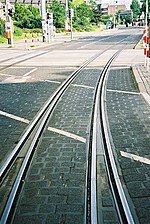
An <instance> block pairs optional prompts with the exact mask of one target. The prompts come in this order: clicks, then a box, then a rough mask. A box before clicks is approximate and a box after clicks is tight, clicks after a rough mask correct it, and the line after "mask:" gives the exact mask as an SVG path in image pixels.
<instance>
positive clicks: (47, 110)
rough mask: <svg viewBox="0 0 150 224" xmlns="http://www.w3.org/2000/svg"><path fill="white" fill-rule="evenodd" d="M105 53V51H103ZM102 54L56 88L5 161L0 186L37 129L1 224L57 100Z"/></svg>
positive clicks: (10, 206) (7, 214)
mask: <svg viewBox="0 0 150 224" xmlns="http://www.w3.org/2000/svg"><path fill="white" fill-rule="evenodd" d="M104 52H105V51H104ZM101 54H102V52H100V53H98V54H95V55H94V56H92V57H91V58H89V59H88V60H87V61H86V62H85V63H84V64H83V65H82V66H80V67H79V69H77V70H76V71H75V72H73V73H72V75H71V76H70V77H69V78H68V79H67V80H66V81H64V83H63V84H62V85H61V86H60V87H59V88H58V90H57V91H56V92H55V93H54V94H53V95H52V97H51V98H50V99H49V100H48V101H47V103H46V104H45V106H44V107H43V108H42V110H41V111H40V112H39V114H38V115H37V117H36V118H35V119H34V120H33V122H32V123H31V124H30V125H29V127H28V129H27V131H26V132H25V133H24V135H23V136H22V138H21V140H20V141H19V143H18V144H17V146H16V147H15V148H14V150H13V151H12V153H11V155H10V156H9V158H8V159H7V160H6V162H5V163H4V165H3V166H2V168H1V169H0V181H1V184H2V182H3V181H4V179H5V178H6V175H7V174H8V172H9V171H10V169H11V168H12V166H13V165H14V163H15V161H16V160H17V156H18V154H19V153H20V151H21V150H22V147H23V146H24V145H25V144H26V142H27V141H28V139H29V137H30V138H31V135H32V132H33V130H34V129H36V128H37V126H38V129H37V130H36V133H35V135H34V137H33V139H32V142H31V144H30V146H29V149H28V152H27V154H26V156H25V158H24V161H23V163H22V165H21V168H20V170H19V173H18V175H17V178H16V180H15V183H14V185H13V188H12V190H11V192H10V195H9V198H8V200H7V203H6V206H5V208H4V211H3V214H2V217H1V222H2V223H3V224H4V223H6V222H7V220H8V219H9V216H10V213H11V209H12V207H13V203H14V201H15V198H16V195H17V193H18V191H19V189H20V186H21V184H22V181H23V179H24V176H25V173H26V171H27V167H28V166H29V164H30V162H31V160H32V155H33V153H34V151H35V147H36V145H37V143H38V140H39V137H40V135H41V133H42V131H43V129H44V127H45V125H46V122H47V120H48V118H49V116H50V115H51V113H52V111H53V109H54V107H55V105H56V104H57V102H58V100H59V99H60V97H61V96H62V94H63V93H64V91H65V90H66V89H67V87H68V86H69V85H70V84H71V83H72V81H73V80H74V79H75V78H76V77H77V75H78V74H79V73H80V72H81V71H82V70H83V69H84V68H85V67H86V66H87V65H88V64H89V63H90V62H92V61H93V60H95V59H96V58H97V57H99V56H100V55H101Z"/></svg>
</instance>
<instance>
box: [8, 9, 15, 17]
mask: <svg viewBox="0 0 150 224" xmlns="http://www.w3.org/2000/svg"><path fill="white" fill-rule="evenodd" d="M13 13H14V12H13V9H12V8H11V9H8V15H9V16H10V17H12V16H13Z"/></svg>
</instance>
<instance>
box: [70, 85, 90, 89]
mask: <svg viewBox="0 0 150 224" xmlns="http://www.w3.org/2000/svg"><path fill="white" fill-rule="evenodd" d="M72 86H77V87H82V88H87V89H94V87H92V86H85V85H77V84H72Z"/></svg>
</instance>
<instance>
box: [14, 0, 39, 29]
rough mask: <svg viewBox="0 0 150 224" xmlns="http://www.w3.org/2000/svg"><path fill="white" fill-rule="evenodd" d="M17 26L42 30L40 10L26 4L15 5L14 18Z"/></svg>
mask: <svg viewBox="0 0 150 224" xmlns="http://www.w3.org/2000/svg"><path fill="white" fill-rule="evenodd" d="M13 19H14V21H15V24H16V25H17V26H18V27H20V28H29V29H30V28H41V26H42V25H41V16H40V13H39V9H38V8H36V7H33V6H32V5H29V6H27V5H25V4H24V3H16V4H15V14H14V16H13Z"/></svg>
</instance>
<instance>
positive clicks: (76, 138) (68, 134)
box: [48, 127, 86, 143]
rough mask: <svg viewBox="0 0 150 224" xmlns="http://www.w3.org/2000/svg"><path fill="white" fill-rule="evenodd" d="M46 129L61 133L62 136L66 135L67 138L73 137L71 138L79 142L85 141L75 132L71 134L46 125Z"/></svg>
mask: <svg viewBox="0 0 150 224" xmlns="http://www.w3.org/2000/svg"><path fill="white" fill-rule="evenodd" d="M48 130H49V131H53V132H55V133H58V134H61V135H64V136H67V137H69V138H73V139H75V140H78V141H80V142H83V143H86V139H85V138H82V137H80V136H78V135H75V134H72V133H70V132H67V131H63V130H60V129H57V128H52V127H48Z"/></svg>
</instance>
